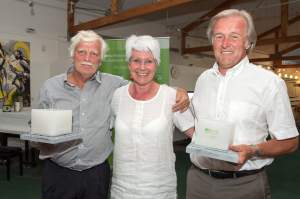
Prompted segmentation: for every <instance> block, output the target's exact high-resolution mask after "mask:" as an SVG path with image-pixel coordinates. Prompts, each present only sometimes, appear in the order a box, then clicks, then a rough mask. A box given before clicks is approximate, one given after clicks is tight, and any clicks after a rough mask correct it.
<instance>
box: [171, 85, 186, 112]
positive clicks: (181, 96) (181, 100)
mask: <svg viewBox="0 0 300 199" xmlns="http://www.w3.org/2000/svg"><path fill="white" fill-rule="evenodd" d="M176 90H177V93H176V103H175V104H174V105H173V107H172V110H173V112H177V111H180V112H181V113H182V112H184V111H186V110H187V109H188V108H189V105H190V99H189V96H188V93H187V91H186V90H185V89H182V88H177V89H176Z"/></svg>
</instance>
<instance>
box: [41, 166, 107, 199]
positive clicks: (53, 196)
mask: <svg viewBox="0 0 300 199" xmlns="http://www.w3.org/2000/svg"><path fill="white" fill-rule="evenodd" d="M110 176H111V175H110V167H109V164H108V162H107V161H105V162H104V163H102V164H100V165H97V166H95V167H92V168H90V169H87V170H84V171H75V170H71V169H68V168H65V167H61V166H59V165H57V164H55V163H54V162H52V161H50V160H45V161H44V168H43V173H42V198H43V199H106V198H107V197H108V193H109V185H110Z"/></svg>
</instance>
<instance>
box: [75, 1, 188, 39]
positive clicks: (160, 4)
mask: <svg viewBox="0 0 300 199" xmlns="http://www.w3.org/2000/svg"><path fill="white" fill-rule="evenodd" d="M192 1H193V0H160V1H157V2H154V3H152V4H147V5H143V6H139V7H135V8H131V9H128V10H126V11H122V12H119V13H118V14H116V15H110V16H106V17H100V18H98V19H94V20H91V21H88V22H84V23H81V24H78V25H75V26H73V27H72V28H71V30H70V32H71V33H72V34H75V33H76V32H78V31H80V30H87V29H97V28H101V27H104V26H108V25H113V24H116V23H120V22H123V21H126V20H129V19H133V18H135V17H140V16H144V15H147V14H151V13H154V12H158V11H161V10H165V9H167V8H171V7H175V6H179V5H183V4H186V3H190V2H192Z"/></svg>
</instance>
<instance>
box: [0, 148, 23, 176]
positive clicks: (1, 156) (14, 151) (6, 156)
mask: <svg viewBox="0 0 300 199" xmlns="http://www.w3.org/2000/svg"><path fill="white" fill-rule="evenodd" d="M14 157H19V169H20V176H22V175H23V158H22V149H21V148H20V147H11V146H0V160H2V161H4V162H5V165H6V179H7V180H8V181H9V180H10V163H11V158H14Z"/></svg>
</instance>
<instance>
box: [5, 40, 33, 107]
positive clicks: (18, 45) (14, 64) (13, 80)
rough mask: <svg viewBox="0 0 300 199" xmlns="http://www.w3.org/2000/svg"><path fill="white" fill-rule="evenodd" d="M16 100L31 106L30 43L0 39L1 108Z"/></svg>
mask: <svg viewBox="0 0 300 199" xmlns="http://www.w3.org/2000/svg"><path fill="white" fill-rule="evenodd" d="M15 101H22V103H23V106H30V44H29V42H24V41H14V40H8V41H1V40H0V108H2V106H8V107H9V106H12V105H13V103H14V102H15Z"/></svg>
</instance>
